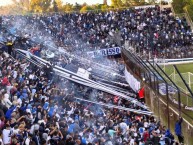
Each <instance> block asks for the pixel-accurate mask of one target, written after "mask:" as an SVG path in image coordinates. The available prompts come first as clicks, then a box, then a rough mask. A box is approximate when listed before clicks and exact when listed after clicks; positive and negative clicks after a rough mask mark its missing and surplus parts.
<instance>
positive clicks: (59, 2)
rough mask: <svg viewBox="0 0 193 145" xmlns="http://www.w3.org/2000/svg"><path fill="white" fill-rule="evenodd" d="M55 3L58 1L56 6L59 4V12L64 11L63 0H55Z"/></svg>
mask: <svg viewBox="0 0 193 145" xmlns="http://www.w3.org/2000/svg"><path fill="white" fill-rule="evenodd" d="M55 1H56V4H57V7H58V11H62V9H63V3H62V0H55Z"/></svg>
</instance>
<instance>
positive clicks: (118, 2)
mask: <svg viewBox="0 0 193 145" xmlns="http://www.w3.org/2000/svg"><path fill="white" fill-rule="evenodd" d="M111 5H112V6H113V7H114V8H119V7H122V6H123V2H122V1H121V0H111Z"/></svg>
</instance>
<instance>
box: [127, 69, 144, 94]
mask: <svg viewBox="0 0 193 145" xmlns="http://www.w3.org/2000/svg"><path fill="white" fill-rule="evenodd" d="M125 79H126V81H127V83H128V84H129V86H130V87H131V88H132V89H133V90H134V91H135V92H138V91H139V89H140V88H141V83H140V81H138V80H137V79H136V78H135V77H134V76H133V75H131V74H130V73H129V72H128V71H127V69H126V67H125Z"/></svg>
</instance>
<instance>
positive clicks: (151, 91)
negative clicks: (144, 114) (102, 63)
mask: <svg viewBox="0 0 193 145" xmlns="http://www.w3.org/2000/svg"><path fill="white" fill-rule="evenodd" d="M122 58H123V59H124V62H125V64H126V69H127V71H128V72H129V73H130V74H131V75H133V76H134V77H135V78H136V79H137V80H138V81H140V82H141V83H140V84H141V87H144V88H145V100H146V104H147V106H148V107H149V108H150V110H151V111H152V112H154V115H155V116H156V117H157V119H158V120H160V121H161V123H162V124H163V125H165V126H166V127H167V128H170V130H171V131H172V132H173V133H174V134H175V132H174V128H175V123H176V121H177V120H178V118H179V116H180V115H181V116H182V117H183V118H184V121H183V123H182V132H183V135H184V137H185V143H186V144H187V145H192V144H193V138H192V136H193V125H192V124H191V123H193V122H192V120H193V119H192V118H191V116H188V114H186V112H185V111H184V110H183V109H182V111H181V110H180V109H179V106H178V105H177V104H178V103H177V104H176V103H173V102H172V101H171V100H169V95H170V94H169V92H167V93H168V94H169V95H168V97H167V95H163V94H160V91H159V84H160V83H164V82H163V81H162V80H159V77H157V76H152V73H153V71H152V72H151V68H148V67H149V66H148V65H147V64H146V62H145V61H143V60H140V58H139V57H138V56H135V54H132V53H131V52H130V50H127V49H125V48H123V49H122ZM172 61H173V62H174V61H178V60H172ZM171 63H172V62H171ZM167 93H166V94H167ZM177 94H178V93H177ZM177 94H176V95H177ZM179 104H181V103H179ZM175 137H176V136H175Z"/></svg>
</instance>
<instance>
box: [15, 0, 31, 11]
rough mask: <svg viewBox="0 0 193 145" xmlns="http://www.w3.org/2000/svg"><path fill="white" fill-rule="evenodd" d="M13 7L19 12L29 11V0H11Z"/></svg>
mask: <svg viewBox="0 0 193 145" xmlns="http://www.w3.org/2000/svg"><path fill="white" fill-rule="evenodd" d="M12 2H13V5H12V6H13V7H14V9H15V10H16V11H18V12H19V13H23V14H24V13H26V12H28V11H29V8H30V2H29V0H12Z"/></svg>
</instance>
